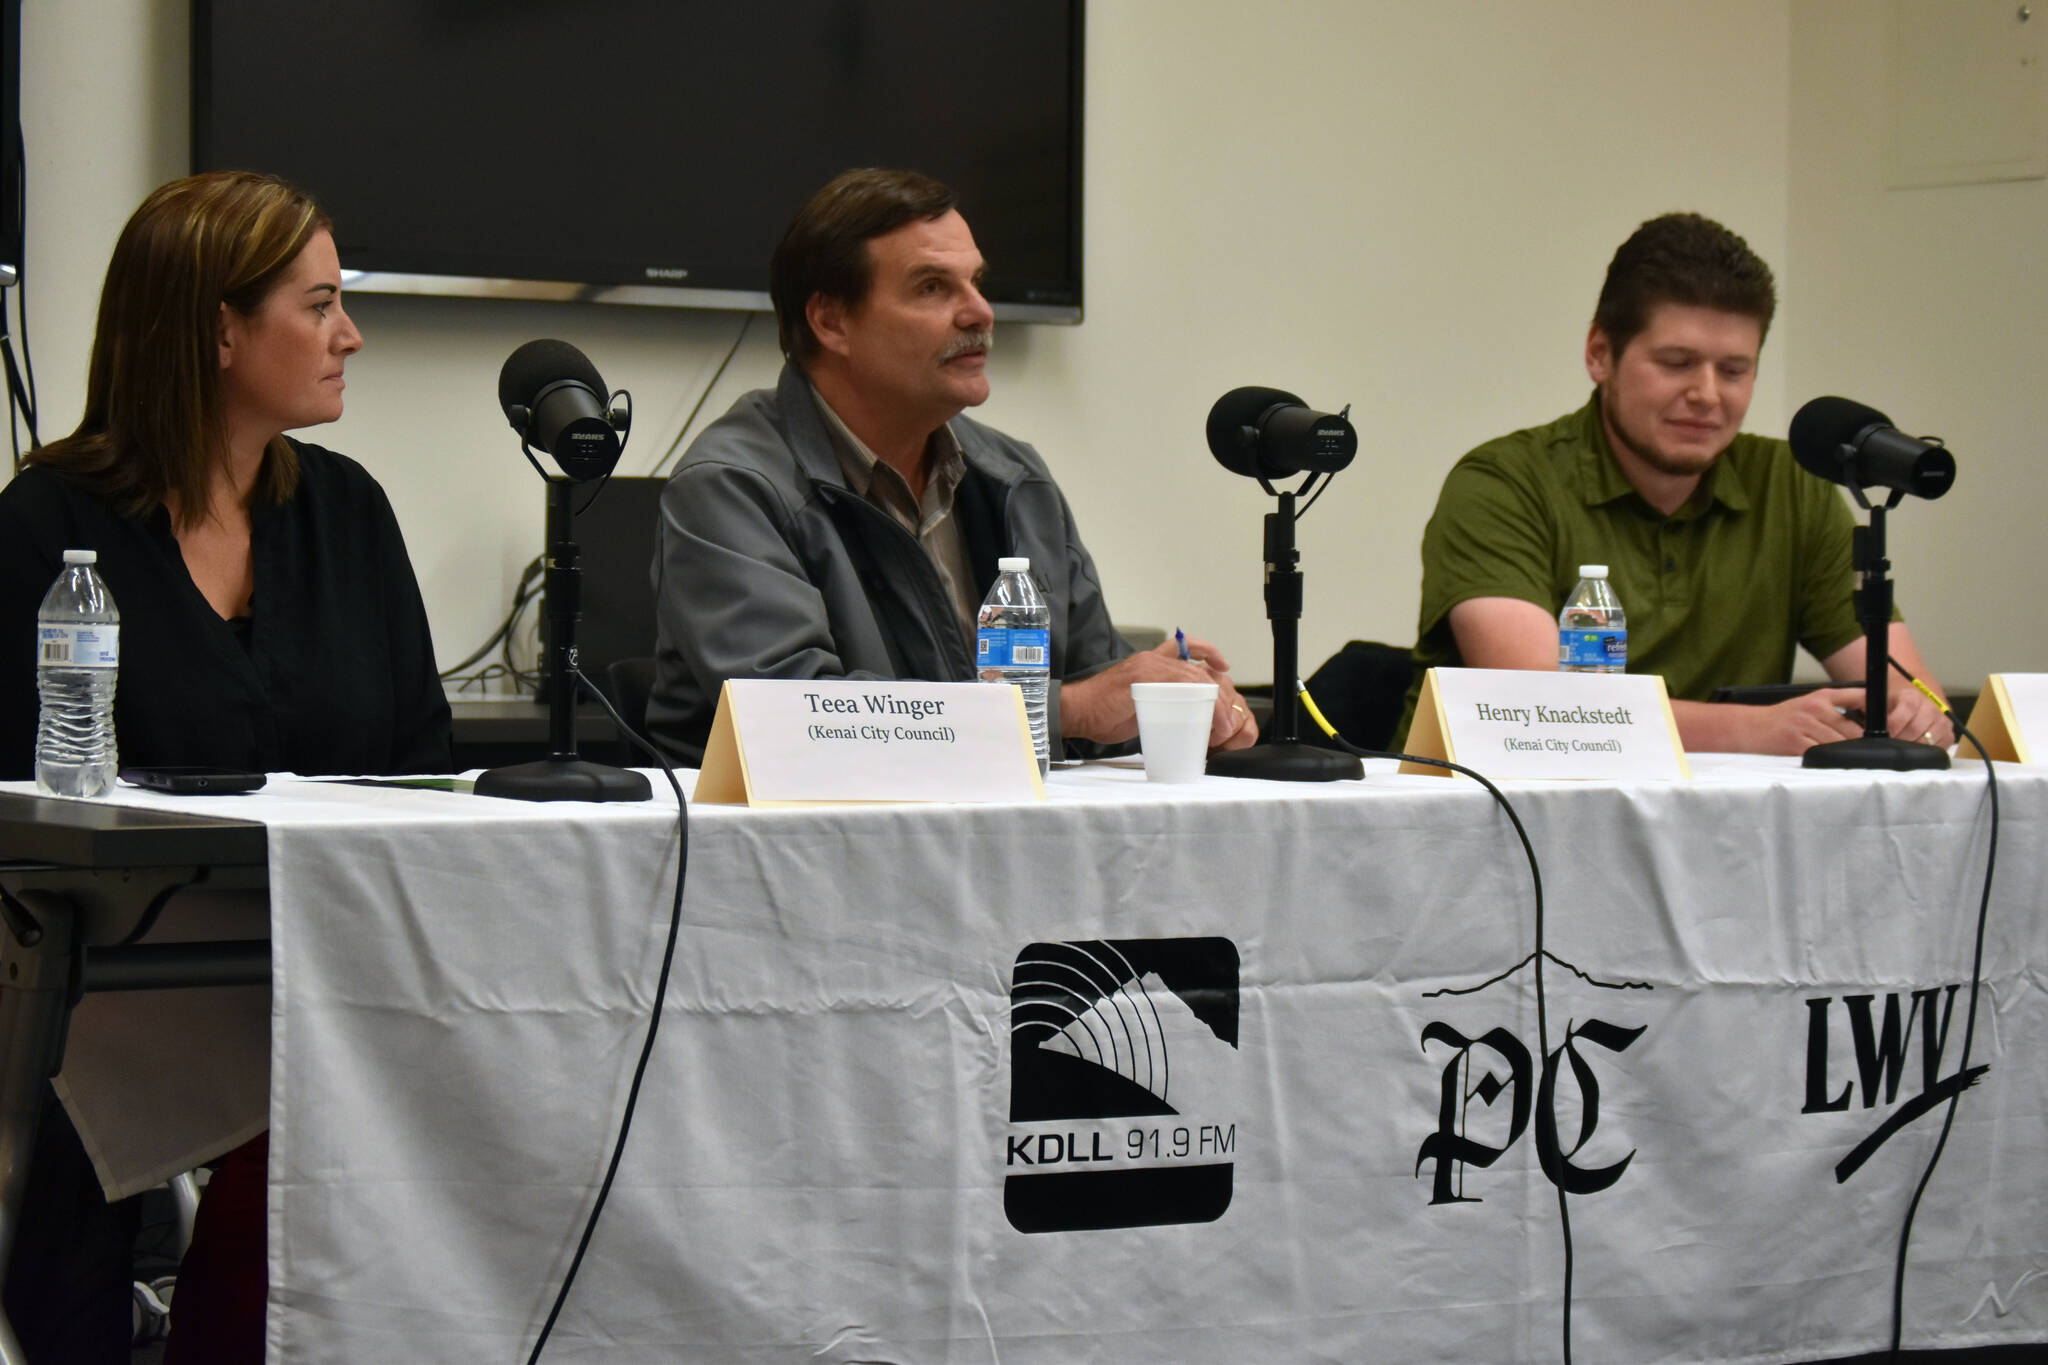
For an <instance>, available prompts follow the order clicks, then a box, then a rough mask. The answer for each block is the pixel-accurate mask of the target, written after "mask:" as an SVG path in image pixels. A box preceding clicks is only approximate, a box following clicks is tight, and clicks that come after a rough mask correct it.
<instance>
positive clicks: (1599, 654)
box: [1557, 564, 1628, 673]
mask: <svg viewBox="0 0 2048 1365" xmlns="http://www.w3.org/2000/svg"><path fill="white" fill-rule="evenodd" d="M1557 667H1558V671H1559V672H1561V673H1626V672H1628V614H1627V613H1626V612H1624V611H1622V609H1621V599H1620V598H1619V597H1616V596H1615V595H1614V589H1613V588H1611V587H1609V586H1608V584H1607V566H1606V565H1605V564H1581V565H1579V586H1578V587H1576V588H1573V589H1572V595H1571V596H1570V597H1567V598H1566V599H1565V601H1564V610H1563V611H1561V612H1559V613H1558V614H1557Z"/></svg>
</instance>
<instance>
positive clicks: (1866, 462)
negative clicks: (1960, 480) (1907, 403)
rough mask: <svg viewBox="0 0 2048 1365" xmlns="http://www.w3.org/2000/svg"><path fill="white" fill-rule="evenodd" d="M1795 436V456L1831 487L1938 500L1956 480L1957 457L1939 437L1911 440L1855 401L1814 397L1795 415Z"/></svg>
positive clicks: (1801, 463)
mask: <svg viewBox="0 0 2048 1365" xmlns="http://www.w3.org/2000/svg"><path fill="white" fill-rule="evenodd" d="M1789 435H1790V438H1791V441H1792V458H1794V459H1796V460H1798V461H1799V463H1800V466H1801V467H1802V468H1804V469H1805V470H1807V471H1808V472H1809V473H1812V474H1818V475H1819V476H1820V477H1821V478H1823V479H1826V480H1828V481H1829V482H1830V483H1841V484H1848V485H1849V486H1850V487H1852V488H1869V487H1871V486H1872V485H1876V486H1878V487H1880V488H1893V489H1897V490H1898V491H1899V492H1901V493H1914V494H1917V495H1919V496H1920V497H1923V498H1938V497H1940V496H1941V495H1942V494H1943V493H1946V492H1948V490H1949V486H1950V485H1951V484H1953V483H1954V482H1955V481H1956V457H1955V456H1953V455H1951V454H1950V453H1949V452H1948V450H1947V449H1946V448H1945V447H1944V446H1943V445H1942V444H1941V441H1940V438H1939V437H1930V438H1925V439H1923V438H1921V437H1918V436H1908V435H1906V433H1904V432H1903V431H1900V430H1899V429H1898V428H1897V427H1895V426H1893V425H1892V419H1891V418H1889V417H1887V416H1885V415H1884V414H1883V413H1881V412H1879V411H1878V410H1877V409H1876V408H1871V407H1865V406H1864V405H1863V404H1861V403H1858V402H1855V401H1854V400H1852V399H1848V398H1816V399H1814V400H1813V401H1812V402H1811V403H1808V404H1807V405H1806V406H1805V407H1803V408H1801V409H1799V411H1798V412H1796V413H1794V414H1793V415H1792V430H1791V432H1790V433H1789Z"/></svg>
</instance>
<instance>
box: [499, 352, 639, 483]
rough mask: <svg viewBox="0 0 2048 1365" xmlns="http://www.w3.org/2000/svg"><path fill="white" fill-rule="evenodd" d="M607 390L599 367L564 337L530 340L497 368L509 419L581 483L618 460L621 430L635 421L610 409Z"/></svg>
mask: <svg viewBox="0 0 2048 1365" xmlns="http://www.w3.org/2000/svg"><path fill="white" fill-rule="evenodd" d="M609 392H610V390H608V389H606V388H605V386H604V380H603V379H601V378H599V377H598V373H597V367H596V366H594V365H592V364H591V363H590V361H589V359H588V358H587V357H585V355H584V354H583V352H581V351H579V350H577V349H576V348H575V347H574V346H571V345H570V344H569V343H568V342H566V341H529V342H527V343H526V344H525V345H524V346H521V347H520V348H519V349H518V350H516V351H514V352H513V353H512V354H511V355H510V356H508V357H507V358H506V360H505V368H504V369H502V370H500V371H498V406H499V407H501V408H503V409H504V410H505V420H506V421H508V422H510V423H511V424H512V429H513V430H514V431H516V432H518V433H519V438H520V439H521V440H523V441H525V442H526V443H527V444H528V445H530V446H534V447H536V448H537V449H540V450H543V451H546V452H547V453H548V454H550V455H552V456H554V457H555V463H556V464H558V465H560V466H561V467H562V472H563V473H564V474H567V475H568V476H569V477H570V478H571V479H573V480H576V481H578V482H581V481H583V480H586V479H598V478H603V477H604V476H605V475H607V474H609V473H611V472H612V466H613V465H616V464H617V463H618V462H619V451H620V449H621V442H620V440H619V433H620V431H622V430H624V428H625V427H626V425H627V424H628V423H629V422H630V421H631V420H632V419H631V418H630V417H629V416H627V415H626V414H625V413H624V412H620V413H617V414H613V413H610V412H607V411H606V408H605V399H606V396H607V395H608V394H609Z"/></svg>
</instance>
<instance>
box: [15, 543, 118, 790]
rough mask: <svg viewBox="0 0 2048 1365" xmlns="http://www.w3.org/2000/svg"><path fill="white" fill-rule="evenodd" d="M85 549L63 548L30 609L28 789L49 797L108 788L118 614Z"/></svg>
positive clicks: (90, 553)
mask: <svg viewBox="0 0 2048 1365" xmlns="http://www.w3.org/2000/svg"><path fill="white" fill-rule="evenodd" d="M98 561H99V554H98V553H97V552H96V551H93V550H66V551H65V552H64V572H62V573H60V574H58V575H57V581H56V582H55V583H52V584H51V585H50V591H49V592H48V593H46V594H45V595H44V597H43V605H42V609H41V610H40V611H38V612H37V613H36V690H37V691H38V692H39V693H40V694H41V697H42V703H43V709H42V719H41V721H40V722H39V723H38V724H37V726H36V789H37V790H38V791H42V792H47V793H48V794H49V795H51V796H105V795H106V794H107V793H108V792H110V791H112V790H113V789H114V767H115V754H114V681H115V677H116V674H117V669H118V666H119V664H120V660H121V613H120V612H119V611H118V610H117V609H116V608H115V606H114V597H113V594H112V593H109V592H108V591H107V585H106V583H105V581H104V580H102V579H101V578H100V576H99V573H98V571H97V570H95V569H94V568H93V565H94V564H95V563H97V562H98Z"/></svg>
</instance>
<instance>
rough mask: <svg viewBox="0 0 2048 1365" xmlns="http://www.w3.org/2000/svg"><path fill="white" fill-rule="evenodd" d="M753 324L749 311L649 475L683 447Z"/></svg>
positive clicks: (657, 473)
mask: <svg viewBox="0 0 2048 1365" xmlns="http://www.w3.org/2000/svg"><path fill="white" fill-rule="evenodd" d="M753 325H754V314H752V313H749V314H747V316H746V318H745V319H744V320H743V321H741V323H740V330H739V333H738V334H737V335H736V336H734V337H733V339H732V345H731V346H729V347H727V348H726V352H725V359H723V360H721V361H719V362H718V368H717V369H715V370H713V371H712V372H711V382H710V383H709V384H706V385H705V386H704V392H702V393H700V394H698V395H697V403H696V406H694V407H692V408H691V409H690V415H689V416H688V417H685V418H684V419H683V425H682V429H681V430H679V431H678V432H676V438H675V439H674V440H673V441H670V442H669V443H668V449H667V450H664V451H662V452H661V458H660V459H658V460H656V461H655V462H654V468H653V469H651V470H649V471H648V474H649V475H650V476H654V475H659V474H660V473H661V471H662V467H663V466H664V465H666V464H667V463H668V462H669V461H671V460H673V459H675V457H676V453H677V452H678V451H680V450H681V449H682V448H683V438H684V437H685V436H688V435H689V434H690V424H691V423H692V422H695V421H696V420H697V414H698V413H700V412H702V411H704V404H705V402H706V401H707V400H708V399H709V398H710V397H711V391H712V390H713V389H715V388H717V387H718V381H719V380H721V379H723V378H725V367H726V366H728V365H730V364H732V358H733V357H734V356H736V355H738V354H739V353H740V343H741V342H742V341H745V340H746V339H747V329H748V328H749V327H752V326H753Z"/></svg>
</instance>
